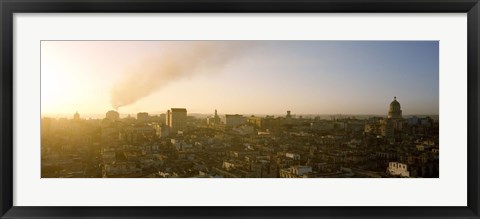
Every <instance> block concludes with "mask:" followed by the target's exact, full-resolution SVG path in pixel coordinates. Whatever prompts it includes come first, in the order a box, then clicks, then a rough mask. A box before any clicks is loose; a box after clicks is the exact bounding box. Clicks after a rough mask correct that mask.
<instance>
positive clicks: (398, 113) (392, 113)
mask: <svg viewBox="0 0 480 219" xmlns="http://www.w3.org/2000/svg"><path fill="white" fill-rule="evenodd" d="M388 118H393V119H400V118H402V109H401V107H400V103H399V102H398V101H397V97H394V98H393V101H392V102H391V103H390V107H389V108H388Z"/></svg>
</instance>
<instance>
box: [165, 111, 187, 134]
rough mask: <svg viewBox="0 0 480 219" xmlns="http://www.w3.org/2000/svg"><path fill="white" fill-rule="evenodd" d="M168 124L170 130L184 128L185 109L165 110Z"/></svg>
mask: <svg viewBox="0 0 480 219" xmlns="http://www.w3.org/2000/svg"><path fill="white" fill-rule="evenodd" d="M167 115H169V117H168V122H169V124H168V126H169V127H170V130H171V131H172V132H177V131H182V130H185V128H186V127H187V109H185V108H172V109H171V110H169V111H167Z"/></svg>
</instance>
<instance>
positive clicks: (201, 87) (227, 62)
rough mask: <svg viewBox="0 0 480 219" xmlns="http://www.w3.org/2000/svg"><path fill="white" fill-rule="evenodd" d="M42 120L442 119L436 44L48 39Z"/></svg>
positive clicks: (44, 49)
mask: <svg viewBox="0 0 480 219" xmlns="http://www.w3.org/2000/svg"><path fill="white" fill-rule="evenodd" d="M41 47H42V48H41V83H42V84H41V85H42V90H41V91H42V94H41V98H42V100H41V101H42V103H41V104H42V106H41V107H42V113H43V114H51V113H71V114H73V113H74V112H75V111H78V112H79V113H80V115H82V114H95V113H105V112H107V111H108V110H111V109H115V108H118V111H119V112H120V113H132V114H134V113H137V112H139V111H144V112H149V113H162V112H164V111H166V110H167V109H169V108H172V107H182V108H183V107H184V108H187V110H188V112H189V113H213V111H214V109H218V111H219V113H221V114H225V113H239V114H247V115H249V114H285V112H286V111H287V110H291V111H292V113H294V114H338V113H339V114H379V115H384V114H386V113H387V109H388V105H389V103H390V102H391V101H392V100H393V97H394V96H396V97H397V100H398V101H399V102H400V104H401V106H402V110H403V114H404V115H409V114H438V107H439V106H438V102H439V57H438V52H439V43H438V42H437V41H43V42H42V43H41Z"/></svg>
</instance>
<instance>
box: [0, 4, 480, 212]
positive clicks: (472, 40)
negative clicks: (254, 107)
mask: <svg viewBox="0 0 480 219" xmlns="http://www.w3.org/2000/svg"><path fill="white" fill-rule="evenodd" d="M0 8H1V26H0V28H1V41H0V43H1V44H0V45H1V46H0V47H1V50H2V52H1V58H0V66H1V74H0V78H1V79H0V80H1V97H0V98H1V103H2V107H1V113H0V121H1V122H0V123H1V131H0V141H1V150H0V170H1V172H0V196H1V197H0V215H1V218H41V217H42V218H54V217H57V218H58V217H60V218H63V217H76V218H119V217H127V218H151V217H158V218H277V217H278V218H305V217H309V218H479V201H478V200H479V191H478V187H479V183H478V177H479V174H478V173H479V161H478V159H479V158H480V154H479V150H478V146H479V145H478V142H479V136H480V135H478V124H479V117H478V106H479V102H478V98H479V97H478V93H479V89H478V86H479V77H478V75H479V65H478V63H479V61H480V60H479V25H480V22H479V20H480V18H479V14H480V5H479V3H478V0H382V1H379V0H141V1H136V0H84V1H78V0H73V1H67V0H0ZM84 12H88V13H105V12H106V13H118V12H122V13H138V12H142V13H157V12H158V13H177V12H179V13H182V12H189V13H204V12H210V13H217V12H222V13H247V12H248V13H250V12H253V13H259V12H262V13H279V12H282V13H306V12H308V13H340V12H341V13H409V12H410V13H412V12H425V13H456V12H461V13H467V15H468V16H467V20H468V21H467V22H468V39H467V40H468V42H467V43H468V84H467V86H468V88H467V89H468V133H467V134H468V158H467V159H468V161H467V162H468V188H467V189H468V206H466V207H213V206H212V207H34V206H31V207H18V206H13V189H14V187H15V185H14V184H13V158H12V152H13V147H14V144H13V126H14V123H13V114H14V110H13V78H14V77H13V15H14V13H84ZM445 198H448V197H445Z"/></svg>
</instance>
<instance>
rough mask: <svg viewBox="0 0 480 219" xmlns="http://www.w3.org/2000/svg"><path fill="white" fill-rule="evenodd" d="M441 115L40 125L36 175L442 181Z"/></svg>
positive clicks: (110, 115)
mask: <svg viewBox="0 0 480 219" xmlns="http://www.w3.org/2000/svg"><path fill="white" fill-rule="evenodd" d="M438 129H439V127H438V119H435V118H431V117H415V116H411V117H408V118H404V117H403V116H402V110H401V106H400V103H399V102H398V101H397V100H396V98H394V100H393V101H392V102H391V103H390V105H389V109H388V112H387V116H386V117H368V118H355V117H352V116H335V117H333V116H332V117H331V118H329V119H322V118H320V117H318V116H298V117H297V116H295V115H292V114H291V112H290V111H287V113H286V114H285V115H284V116H255V115H248V116H244V115H239V114H226V115H219V114H218V113H217V110H215V112H214V114H213V115H211V116H208V117H196V116H189V115H188V113H187V109H185V108H171V109H170V110H168V111H167V112H166V113H163V114H160V115H149V114H148V113H146V112H140V113H138V114H137V116H136V117H131V116H127V117H124V118H120V115H119V113H118V112H116V111H113V110H112V111H109V112H107V113H106V115H105V118H104V119H88V120H87V119H82V118H81V117H80V115H79V114H78V113H75V114H74V117H73V119H52V118H43V119H42V177H106V178H108V177H155V178H157V177H168V178H169V177H189V178H190V177H191V178H319V177H330V178H344V177H349V178H351V177H438V176H439V140H438V139H439V136H438Z"/></svg>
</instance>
